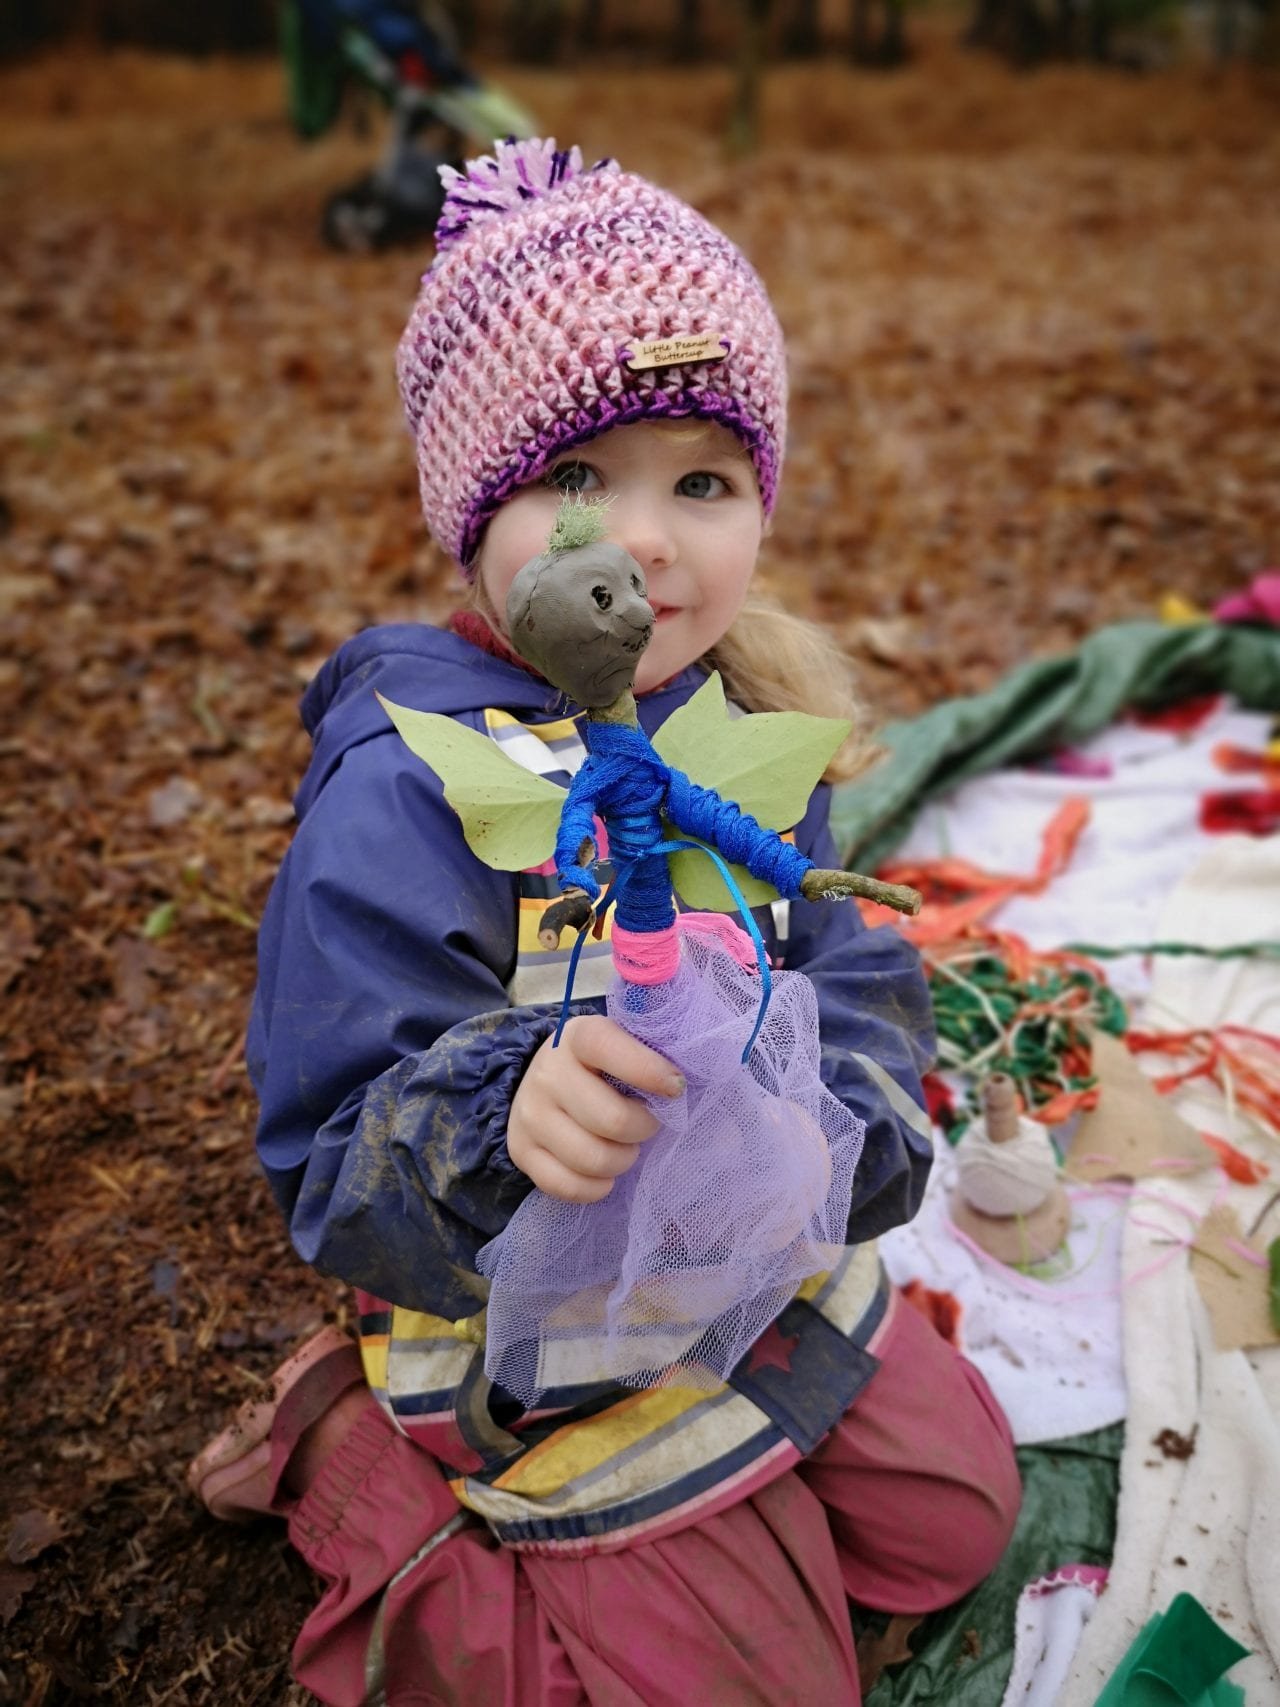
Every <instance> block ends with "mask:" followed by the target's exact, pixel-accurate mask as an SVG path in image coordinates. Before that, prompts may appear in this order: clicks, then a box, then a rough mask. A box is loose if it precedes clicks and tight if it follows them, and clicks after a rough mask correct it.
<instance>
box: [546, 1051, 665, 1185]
mask: <svg viewBox="0 0 1280 1707" xmlns="http://www.w3.org/2000/svg"><path fill="white" fill-rule="evenodd" d="M563 1106H564V1108H565V1109H566V1110H568V1112H569V1114H570V1117H571V1119H572V1120H573V1122H574V1123H575V1124H576V1125H577V1126H579V1127H581V1128H582V1129H583V1131H584V1132H586V1133H589V1134H594V1135H595V1137H596V1138H598V1139H600V1140H602V1141H606V1142H608V1143H610V1144H613V1145H616V1146H622V1147H624V1148H629V1147H630V1146H632V1145H635V1144H643V1143H644V1141H645V1139H646V1138H652V1137H653V1135H654V1133H655V1132H656V1131H657V1130H658V1120H657V1117H656V1115H653V1114H651V1113H650V1112H649V1109H648V1108H647V1107H646V1106H645V1104H644V1103H642V1102H640V1101H639V1100H638V1099H637V1098H636V1097H629V1096H625V1095H624V1094H623V1093H622V1092H621V1091H620V1090H616V1089H615V1088H614V1086H613V1085H610V1084H607V1083H606V1082H605V1080H604V1079H602V1078H601V1077H600V1076H599V1074H598V1073H595V1072H593V1071H592V1070H591V1069H590V1068H588V1067H586V1066H585V1065H581V1064H580V1065H579V1067H578V1068H577V1071H576V1073H575V1075H574V1078H573V1080H572V1083H571V1085H570V1086H568V1087H566V1090H565V1097H564V1104H563ZM588 1171H589V1170H588Z"/></svg>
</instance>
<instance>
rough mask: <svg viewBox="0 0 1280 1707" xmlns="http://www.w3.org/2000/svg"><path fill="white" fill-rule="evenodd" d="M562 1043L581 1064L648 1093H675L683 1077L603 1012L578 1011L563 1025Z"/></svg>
mask: <svg viewBox="0 0 1280 1707" xmlns="http://www.w3.org/2000/svg"><path fill="white" fill-rule="evenodd" d="M563 1041H564V1043H566V1044H568V1046H569V1047H570V1048H571V1049H572V1050H573V1053H574V1054H575V1055H576V1056H577V1058H578V1060H579V1061H581V1062H582V1064H583V1066H584V1067H590V1068H591V1069H592V1071H593V1072H596V1073H607V1074H608V1075H609V1077H610V1078H611V1079H618V1080H620V1081H621V1083H622V1084H624V1085H631V1086H633V1087H634V1088H635V1089H636V1090H638V1091H648V1092H649V1094H650V1095H651V1096H660V1097H678V1096H679V1095H680V1094H681V1092H682V1091H683V1090H684V1078H683V1076H682V1075H681V1074H680V1073H678V1072H677V1071H676V1069H675V1068H674V1067H673V1066H672V1065H671V1063H670V1061H668V1060H667V1059H666V1058H665V1057H664V1056H662V1055H659V1054H658V1052H657V1050H656V1049H650V1048H649V1046H648V1044H646V1043H641V1042H640V1040H639V1039H638V1038H635V1037H632V1036H631V1035H630V1033H629V1032H625V1031H623V1029H622V1027H621V1026H620V1025H617V1024H615V1023H614V1021H613V1020H611V1019H606V1018H605V1016H604V1015H603V1014H580V1015H579V1016H578V1017H577V1018H576V1019H572V1020H570V1021H569V1024H568V1025H567V1026H566V1027H565V1033H564V1040H563Z"/></svg>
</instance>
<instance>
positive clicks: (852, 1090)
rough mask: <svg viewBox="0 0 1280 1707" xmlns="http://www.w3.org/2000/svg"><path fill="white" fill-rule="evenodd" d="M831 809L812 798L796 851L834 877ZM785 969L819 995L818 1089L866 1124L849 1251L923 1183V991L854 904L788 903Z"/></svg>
mask: <svg viewBox="0 0 1280 1707" xmlns="http://www.w3.org/2000/svg"><path fill="white" fill-rule="evenodd" d="M829 799H830V791H829V790H828V789H826V788H820V789H819V790H818V791H817V793H816V794H815V796H814V800H813V803H812V805H811V806H810V809H809V812H808V814H807V815H806V817H805V819H804V821H803V823H802V824H800V825H799V826H798V827H797V830H796V843H797V845H798V846H799V847H800V848H801V849H802V850H803V851H804V852H805V853H807V854H808V855H809V856H810V858H811V859H812V860H813V861H814V863H815V864H817V865H820V866H835V867H839V866H840V864H841V863H842V862H841V860H840V858H839V857H838V855H837V853H836V849H835V844H834V843H833V841H832V839H831V832H830V830H829V829H828V827H827V808H828V802H829ZM784 964H785V965H786V966H787V967H789V968H792V969H794V970H797V971H801V972H804V973H806V974H807V975H808V976H809V977H810V978H811V979H812V980H813V982H814V985H815V986H816V988H817V992H818V1015H819V1031H820V1035H821V1040H822V1078H823V1082H824V1083H825V1084H826V1086H827V1088H828V1089H829V1090H830V1091H832V1092H833V1093H834V1095H836V1096H837V1097H839V1099H840V1101H841V1102H842V1103H844V1105H845V1106H846V1108H849V1109H851V1110H852V1112H853V1113H854V1114H856V1115H858V1116H860V1118H861V1119H863V1120H865V1121H866V1123H867V1136H866V1143H865V1145H864V1147H863V1151H862V1155H861V1157H860V1159H859V1162H858V1167H857V1171H856V1172H855V1174H854V1180H853V1203H852V1207H851V1209H850V1214H849V1242H850V1243H851V1244H857V1243H860V1242H862V1241H863V1240H866V1239H872V1238H874V1237H875V1236H876V1235H877V1234H879V1233H883V1232H886V1231H887V1230H888V1229H889V1228H890V1227H896V1226H898V1225H900V1224H901V1223H902V1222H904V1221H909V1220H910V1219H911V1217H912V1216H913V1215H914V1214H915V1212H916V1210H917V1209H918V1208H919V1207H920V1199H921V1197H922V1195H923V1193H924V1187H925V1181H926V1180H927V1179H928V1177H929V1168H930V1165H931V1162H932V1156H933V1145H932V1142H931V1138H930V1131H931V1128H930V1123H929V1118H928V1115H927V1114H926V1112H925V1107H924V1093H923V1091H922V1089H921V1085H920V1075H921V1073H922V1072H923V1071H924V1070H925V1069H926V1068H927V1067H928V1066H929V1065H930V1064H931V1062H932V1059H933V1054H934V1029H933V1010H932V1004H931V1003H930V1000H929V990H928V985H927V984H926V982H925V979H924V975H923V973H922V972H921V970H920V960H919V956H918V954H917V953H916V950H915V948H914V947H913V946H912V945H911V944H910V943H908V942H907V941H906V940H905V939H904V938H903V936H902V935H901V933H900V932H899V931H897V930H895V929H894V927H893V926H892V925H883V926H880V927H878V928H876V929H875V930H868V929H867V928H866V927H865V926H864V925H863V924H862V921H861V918H860V917H859V914H858V910H857V907H856V906H855V905H854V903H853V902H852V901H816V902H809V901H793V902H792V903H791V909H790V928H789V931H788V935H787V942H786V948H785V953H784Z"/></svg>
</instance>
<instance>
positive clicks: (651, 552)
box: [609, 503, 676, 575]
mask: <svg viewBox="0 0 1280 1707" xmlns="http://www.w3.org/2000/svg"><path fill="white" fill-rule="evenodd" d="M609 537H610V538H611V539H612V540H613V541H614V543H615V544H616V545H620V546H621V547H622V549H623V550H624V551H629V552H630V553H631V555H632V556H633V557H634V558H635V560H636V562H637V563H638V564H639V565H640V567H641V569H643V570H644V572H645V573H646V575H647V574H649V573H650V572H651V571H652V570H655V569H668V568H670V566H671V565H672V564H673V563H674V562H675V559H676V543H675V539H674V537H673V533H672V530H671V528H670V527H669V526H668V525H667V520H666V518H665V517H664V516H663V514H662V512H661V510H660V509H659V508H658V507H657V506H656V505H652V504H639V503H637V504H632V505H630V506H628V508H627V509H625V510H619V511H617V512H615V513H614V514H612V515H611V516H610V518H609Z"/></svg>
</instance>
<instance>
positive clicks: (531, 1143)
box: [507, 1014, 684, 1203]
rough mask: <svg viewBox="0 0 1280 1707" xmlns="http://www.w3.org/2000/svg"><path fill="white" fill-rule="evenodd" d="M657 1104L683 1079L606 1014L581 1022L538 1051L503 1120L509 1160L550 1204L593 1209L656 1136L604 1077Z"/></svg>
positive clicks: (642, 1111)
mask: <svg viewBox="0 0 1280 1707" xmlns="http://www.w3.org/2000/svg"><path fill="white" fill-rule="evenodd" d="M605 1073H607V1074H608V1075H609V1077H610V1078H612V1079H617V1080H619V1081H620V1082H621V1083H622V1084H624V1085H632V1086H634V1088H635V1089H636V1090H638V1091H645V1092H647V1093H649V1094H650V1095H654V1096H665V1097H678V1096H679V1095H680V1094H681V1092H682V1091H683V1090H684V1079H683V1078H682V1077H681V1076H680V1074H679V1073H677V1072H676V1070H675V1068H674V1067H673V1066H672V1065H671V1063H670V1062H669V1061H666V1060H664V1059H663V1057H662V1056H661V1055H659V1054H658V1053H657V1052H656V1051H655V1050H653V1049H650V1048H649V1047H648V1046H647V1045H646V1044H643V1043H640V1042H638V1041H637V1039H636V1038H634V1037H632V1036H630V1034H629V1033H627V1032H625V1031H623V1029H622V1027H621V1026H620V1025H616V1024H615V1023H614V1021H613V1020H611V1019H606V1018H605V1017H604V1015H603V1014H582V1015H579V1016H577V1017H576V1018H574V1019H571V1020H570V1021H569V1023H568V1024H567V1025H566V1026H565V1028H564V1033H563V1035H562V1037H561V1039H560V1047H559V1048H558V1049H553V1048H552V1047H551V1039H550V1038H548V1039H547V1041H546V1042H545V1043H544V1044H543V1045H542V1047H541V1048H540V1049H539V1050H538V1052H537V1054H536V1055H535V1056H534V1058H533V1060H532V1061H531V1062H530V1063H529V1066H528V1068H527V1069H526V1071H525V1075H524V1078H523V1079H521V1081H520V1088H519V1090H518V1091H517V1092H516V1094H515V1099H514V1101H513V1102H512V1104H511V1113H510V1115H509V1116H508V1119H507V1154H508V1155H509V1156H510V1157H511V1160H512V1161H513V1162H514V1163H515V1165H516V1166H517V1167H518V1168H519V1169H520V1171H521V1173H523V1174H528V1176H529V1178H530V1179H531V1180H532V1181H533V1183H534V1184H535V1185H536V1186H537V1187H539V1189H540V1190H542V1191H545V1192H546V1193H547V1194H548V1196H550V1197H559V1198H563V1199H564V1201H565V1202H567V1203H598V1202H599V1201H600V1199H601V1198H602V1197H607V1196H608V1194H609V1192H610V1191H611V1190H612V1188H613V1182H614V1180H615V1179H616V1178H617V1177H618V1175H619V1174H624V1173H626V1171H627V1169H628V1168H629V1167H630V1166H631V1165H632V1163H633V1162H634V1161H635V1159H636V1157H637V1156H638V1155H639V1153H640V1150H639V1147H640V1145H641V1144H643V1143H644V1141H645V1139H646V1138H652V1137H653V1135H654V1133H655V1132H656V1131H657V1130H658V1122H657V1121H656V1120H655V1119H654V1117H653V1115H652V1114H650V1113H649V1110H648V1109H647V1108H646V1107H645V1106H644V1104H643V1103H642V1102H637V1101H636V1099H635V1098H634V1097H629V1096H624V1095H623V1093H622V1092H621V1091H619V1090H615V1089H614V1087H613V1086H612V1085H609V1084H606V1083H605V1081H604V1079H603V1078H602V1077H601V1075H602V1074H605Z"/></svg>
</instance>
